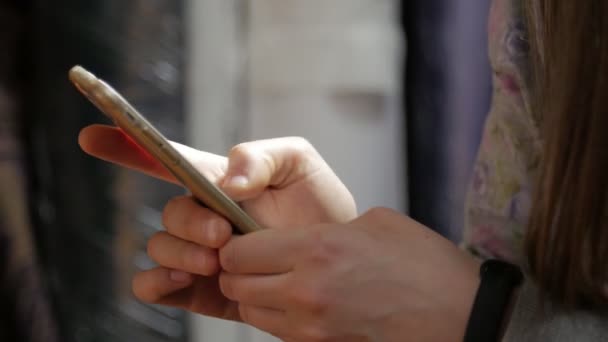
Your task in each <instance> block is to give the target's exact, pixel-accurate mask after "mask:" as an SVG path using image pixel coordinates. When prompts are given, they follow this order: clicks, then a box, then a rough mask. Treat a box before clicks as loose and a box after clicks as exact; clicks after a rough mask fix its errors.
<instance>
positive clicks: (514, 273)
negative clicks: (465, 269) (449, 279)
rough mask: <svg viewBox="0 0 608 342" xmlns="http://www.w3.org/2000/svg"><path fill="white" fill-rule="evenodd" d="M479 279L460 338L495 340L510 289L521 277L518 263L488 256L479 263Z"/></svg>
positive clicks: (476, 341) (467, 341)
mask: <svg viewBox="0 0 608 342" xmlns="http://www.w3.org/2000/svg"><path fill="white" fill-rule="evenodd" d="M480 277H481V282H480V284H479V289H478V290H477V295H476V296H475V303H474V304H473V309H472V310H471V316H470V317H469V323H468V325H467V330H466V333H465V337H464V342H495V341H497V340H498V338H499V336H498V334H499V333H500V328H501V326H502V323H503V318H504V314H505V310H506V309H507V306H508V304H509V301H510V300H511V294H512V293H513V289H515V288H516V287H517V286H519V285H520V284H521V283H522V281H523V274H522V272H521V271H520V269H519V267H517V266H515V265H512V264H509V263H506V262H503V261H499V260H488V261H486V262H484V263H483V264H482V265H481V269H480Z"/></svg>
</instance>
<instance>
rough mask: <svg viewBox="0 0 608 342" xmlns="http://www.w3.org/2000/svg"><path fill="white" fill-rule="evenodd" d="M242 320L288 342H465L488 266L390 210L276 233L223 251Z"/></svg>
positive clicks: (224, 286)
mask: <svg viewBox="0 0 608 342" xmlns="http://www.w3.org/2000/svg"><path fill="white" fill-rule="evenodd" d="M220 263H221V265H222V267H223V269H224V272H223V273H222V274H221V276H220V288H221V290H222V292H223V293H224V295H225V296H226V297H228V298H230V299H232V300H234V301H236V302H238V303H239V312H240V314H241V318H242V319H243V320H244V321H245V322H246V323H249V324H251V325H253V326H255V327H257V328H259V329H261V330H264V331H267V332H269V333H271V334H273V335H275V336H277V337H279V338H281V339H283V340H286V341H405V340H409V341H441V342H446V341H462V339H463V337H464V331H465V327H466V323H467V320H468V317H469V313H470V310H471V307H472V303H473V300H474V297H475V293H476V291H477V287H478V285H479V277H478V270H479V263H478V262H477V261H476V260H475V259H473V258H472V257H470V256H468V255H467V254H466V253H464V252H463V251H461V250H459V249H458V248H457V247H456V246H454V245H453V244H452V243H451V242H449V241H447V240H445V239H444V238H442V237H441V236H439V235H437V234H436V233H434V232H432V231H431V230H430V229H428V228H426V227H424V226H422V225H420V224H418V223H417V222H415V221H413V220H411V219H409V218H407V217H405V216H402V215H400V214H398V213H396V212H394V211H391V210H388V209H374V210H371V211H369V212H368V213H366V214H365V215H363V216H361V217H360V218H358V219H356V220H354V221H352V222H350V223H348V224H329V225H322V226H316V227H312V228H311V227H308V228H305V229H272V230H265V231H261V232H257V233H253V234H249V235H246V236H241V237H236V238H234V239H233V240H232V241H231V242H229V243H228V244H227V245H226V246H225V247H224V248H223V249H221V251H220Z"/></svg>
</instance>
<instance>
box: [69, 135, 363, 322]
mask: <svg viewBox="0 0 608 342" xmlns="http://www.w3.org/2000/svg"><path fill="white" fill-rule="evenodd" d="M79 143H80V146H81V147H82V149H83V150H84V151H85V152H87V153H89V154H91V155H93V156H95V157H97V158H100V159H103V160H106V161H110V162H113V163H116V164H119V165H121V166H124V167H128V168H132V169H135V170H138V171H141V172H143V173H146V174H148V175H151V176H154V177H157V178H160V179H163V180H166V181H169V182H173V183H178V182H177V181H176V180H175V178H174V177H173V176H172V175H171V173H170V172H169V171H167V170H166V169H165V168H164V167H163V166H162V165H161V164H160V163H159V162H157V161H156V160H155V159H154V158H152V157H151V156H150V155H149V154H148V153H147V152H145V151H144V150H143V149H142V148H140V147H139V146H137V145H136V144H135V143H134V142H133V141H132V140H131V139H130V138H128V137H127V136H126V135H125V134H124V133H123V132H122V131H121V130H119V129H117V128H114V127H109V126H102V125H93V126H90V127H87V128H85V129H83V130H82V132H81V134H80V137H79ZM174 146H175V147H176V148H177V149H178V150H179V151H180V152H181V153H182V154H183V155H184V156H185V157H186V158H187V159H188V160H190V161H191V162H192V163H193V164H194V166H195V167H196V168H197V169H198V170H199V171H200V172H201V173H203V174H204V175H205V176H206V177H207V178H209V179H210V180H211V181H213V182H214V183H216V184H217V185H219V186H220V188H222V190H224V191H225V192H226V193H227V194H228V195H229V196H230V197H231V198H233V199H234V200H235V201H237V202H239V203H240V204H241V205H242V207H243V209H244V210H245V211H246V212H247V213H248V214H249V215H251V216H252V217H253V219H254V220H256V221H257V222H258V223H259V224H260V225H261V226H262V227H264V228H270V229H275V228H285V227H301V226H309V225H314V224H319V223H346V222H349V221H350V220H353V219H354V218H355V217H356V214H357V211H356V206H355V202H354V200H353V197H352V195H351V194H350V192H349V191H348V189H346V187H345V186H344V185H343V184H342V182H341V181H340V180H339V179H338V177H337V176H336V175H335V174H334V172H333V171H332V170H331V168H330V167H329V166H328V165H327V164H326V163H325V161H324V160H323V159H322V158H321V156H320V155H319V154H318V153H317V151H316V150H315V149H314V148H313V147H312V146H311V145H310V144H309V143H308V142H307V141H305V140H303V139H301V138H280V139H271V140H261V141H255V142H250V143H244V144H240V145H237V146H236V147H234V148H233V149H232V150H231V151H230V154H229V156H228V158H226V157H222V156H218V155H214V154H210V153H206V152H202V151H198V150H195V149H192V148H188V147H186V146H183V145H179V144H174ZM163 224H164V225H165V227H166V229H167V231H166V232H160V233H158V234H157V235H155V236H154V237H152V238H151V239H150V241H149V242H148V253H149V254H150V257H151V258H152V259H153V260H155V261H156V262H157V263H158V264H159V267H157V268H154V269H152V270H146V271H143V272H140V273H138V274H137V275H136V276H135V278H134V280H133V291H134V293H135V295H136V296H137V297H138V298H139V299H141V300H143V301H146V302H150V303H156V304H163V305H169V306H174V307H178V308H182V309H186V310H189V311H193V312H197V313H200V314H203V315H208V316H214V317H219V318H224V319H231V320H240V317H239V313H238V307H237V305H236V304H235V303H234V302H231V301H229V300H228V299H227V298H225V297H224V296H223V295H222V293H221V292H220V290H219V286H218V280H217V273H218V272H219V261H218V257H217V249H218V248H220V247H222V246H224V245H225V244H226V243H227V242H228V241H229V240H230V238H231V236H232V230H231V227H230V224H229V223H228V222H227V221H226V220H225V219H224V218H222V217H220V216H219V215H217V214H215V213H214V212H212V211H211V210H209V209H206V208H204V207H202V206H200V205H198V204H197V203H196V202H195V201H194V200H193V199H192V198H190V197H186V196H184V197H178V198H176V199H173V200H171V201H170V202H169V203H168V204H167V206H166V207H165V210H164V212H163Z"/></svg>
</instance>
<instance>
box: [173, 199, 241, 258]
mask: <svg viewBox="0 0 608 342" xmlns="http://www.w3.org/2000/svg"><path fill="white" fill-rule="evenodd" d="M163 225H164V226H165V227H166V228H167V231H168V232H169V233H170V234H171V235H174V236H176V237H178V238H180V239H183V240H186V241H190V242H194V243H196V244H198V245H201V246H206V247H209V248H216V249H217V248H220V247H222V246H224V245H225V244H226V243H227V242H228V240H229V239H230V237H231V236H232V227H231V225H230V223H229V222H228V221H226V219H224V218H223V217H222V216H220V215H218V214H216V213H215V212H213V211H211V210H209V209H207V208H205V207H203V206H201V205H200V204H199V202H197V201H196V200H195V199H194V198H193V197H190V196H182V197H176V198H174V199H172V200H171V201H169V203H167V205H166V206H165V209H164V210H163Z"/></svg>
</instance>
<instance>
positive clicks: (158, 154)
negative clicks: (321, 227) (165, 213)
mask: <svg viewBox="0 0 608 342" xmlns="http://www.w3.org/2000/svg"><path fill="white" fill-rule="evenodd" d="M69 78H70V80H71V81H72V83H74V85H75V86H76V88H78V90H79V91H80V92H81V93H82V94H83V95H84V96H86V97H87V98H88V99H89V100H90V101H91V102H92V103H93V104H94V105H95V106H96V107H97V108H98V109H99V110H101V111H102V112H103V113H104V114H105V115H107V116H108V117H109V118H110V119H111V120H112V121H113V122H114V123H115V124H116V126H118V127H120V128H121V129H122V130H123V131H124V132H125V133H127V134H128V135H129V136H130V137H131V138H133V139H134V140H135V141H136V142H137V143H138V144H139V145H140V146H141V147H142V148H143V149H145V150H146V151H148V152H149V153H150V154H151V155H152V156H153V157H154V158H156V159H157V160H158V161H159V162H160V163H161V164H163V165H164V166H165V167H166V168H167V169H168V170H169V171H170V172H171V173H172V174H173V175H174V176H175V178H176V179H177V180H178V181H179V182H181V183H182V185H183V186H184V187H186V188H187V189H188V190H190V192H191V193H192V195H193V196H194V197H195V198H196V199H198V200H199V201H200V202H201V203H202V204H204V205H206V206H207V207H209V208H210V209H212V210H214V211H215V212H217V213H219V214H220V215H222V216H224V217H225V218H226V219H228V220H229V221H230V222H231V223H232V225H233V227H234V228H235V229H236V230H238V232H240V233H242V234H246V233H251V232H254V231H257V230H260V229H261V227H260V226H259V225H258V224H257V223H256V222H255V221H254V220H253V219H252V218H251V217H250V216H249V215H247V213H245V211H243V209H242V208H241V207H240V206H239V205H238V204H237V203H235V202H234V201H233V200H232V199H230V198H229V197H228V196H227V195H226V194H225V193H224V192H223V191H222V190H220V189H219V188H218V187H217V186H216V185H215V184H213V183H212V182H211V181H209V180H208V179H207V178H206V177H205V176H203V175H202V174H201V173H200V172H199V171H197V170H196V168H195V167H194V166H193V165H192V164H191V163H190V162H189V161H188V160H186V158H184V157H183V156H182V155H181V153H179V152H178V151H177V150H176V149H175V148H174V147H173V146H172V145H171V144H170V143H169V141H168V140H167V139H166V138H165V137H164V136H163V135H162V134H161V133H160V132H159V131H158V130H157V129H156V128H155V127H154V126H152V124H150V122H149V121H148V120H146V119H145V118H144V117H143V116H142V115H141V114H140V113H139V112H138V111H137V110H136V109H135V108H134V107H133V106H132V105H131V104H129V102H127V100H125V99H124V97H122V96H121V95H120V94H119V93H118V92H117V91H116V90H114V88H112V87H111V86H109V85H108V84H107V83H106V82H104V81H103V80H100V79H98V78H97V77H96V76H95V75H93V74H92V73H90V72H89V71H87V70H85V69H84V68H83V67H81V66H75V67H73V68H72V69H71V70H70V72H69Z"/></svg>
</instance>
